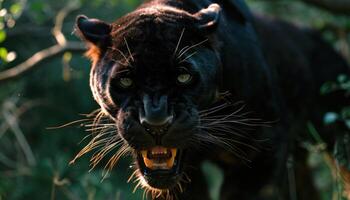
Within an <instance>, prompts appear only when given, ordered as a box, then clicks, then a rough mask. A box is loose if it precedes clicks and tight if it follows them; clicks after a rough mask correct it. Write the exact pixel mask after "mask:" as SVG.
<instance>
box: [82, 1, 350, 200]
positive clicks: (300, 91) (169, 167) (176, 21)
mask: <svg viewBox="0 0 350 200" xmlns="http://www.w3.org/2000/svg"><path fill="white" fill-rule="evenodd" d="M76 32H77V34H78V35H79V36H80V37H81V38H82V39H83V40H84V41H85V42H86V43H87V45H88V47H89V50H88V52H87V54H86V55H87V56H88V57H89V58H90V59H91V60H92V67H91V74H90V86H91V90H92V92H93V96H94V98H95V100H96V101H97V102H98V104H99V105H100V107H101V114H99V115H98V117H97V120H96V121H95V122H96V127H97V128H99V127H100V128H101V127H103V125H104V124H103V123H102V122H101V121H100V120H99V119H100V118H101V116H104V117H105V118H107V119H109V120H111V121H112V125H109V129H108V130H109V131H105V132H100V133H97V136H95V138H94V139H93V140H92V142H91V143H90V144H89V145H90V146H89V145H88V146H87V147H86V148H85V149H83V151H82V152H81V153H80V154H79V155H78V156H80V155H82V154H84V153H85V152H87V151H90V150H91V149H95V148H98V147H102V149H101V150H100V151H98V152H97V153H96V154H95V156H94V158H93V162H94V163H95V164H96V163H98V162H99V161H100V160H101V159H102V157H104V156H105V155H106V154H107V153H109V152H114V148H117V147H120V146H121V149H120V150H119V151H116V152H115V153H113V155H112V158H111V159H110V160H109V162H108V163H107V164H109V166H113V165H114V164H115V162H116V160H117V159H118V158H119V157H120V156H122V155H123V154H125V153H130V154H131V155H132V156H133V158H134V161H135V166H134V167H135V173H134V175H136V179H137V180H139V184H138V186H139V185H141V187H142V188H144V189H145V191H147V195H149V196H150V197H151V198H152V199H201V200H205V199H209V192H208V189H207V186H206V183H205V180H204V176H203V174H202V172H201V170H200V166H201V163H202V162H203V161H207V160H209V161H211V162H212V163H215V164H216V165H217V166H219V167H220V168H221V169H222V170H223V172H224V182H223V185H222V188H221V195H220V199H230V200H232V199H238V200H258V199H293V197H291V195H290V194H291V193H293V192H296V194H294V195H297V198H298V199H308V200H309V199H318V198H319V197H318V195H317V193H316V192H314V191H313V190H314V188H313V187H312V181H311V179H310V176H311V172H310V171H308V169H307V167H306V164H305V160H306V157H307V156H306V150H305V149H304V148H302V147H301V145H300V144H301V143H302V142H301V141H307V140H310V141H311V140H312V138H310V134H309V133H308V129H307V127H308V126H310V124H312V125H314V126H315V127H317V129H318V130H317V131H318V132H319V134H320V135H321V137H322V140H324V141H326V142H327V150H328V151H329V152H332V151H333V149H334V147H335V145H334V144H335V143H336V141H337V138H343V137H345V136H346V135H345V134H346V131H345V130H346V129H344V128H343V127H342V125H341V124H339V126H337V127H331V128H330V127H326V126H325V125H323V123H322V119H323V116H324V114H325V113H326V112H328V111H330V110H332V111H337V110H339V109H340V108H342V107H344V106H346V105H349V99H348V98H347V97H346V96H345V95H344V94H343V92H342V91H339V92H336V93H332V94H329V95H321V94H320V92H319V88H320V87H321V86H322V84H323V83H325V82H326V81H335V80H336V79H337V76H338V75H339V74H345V75H350V72H349V71H350V70H349V66H348V65H347V63H346V61H345V60H344V59H343V58H342V57H341V56H340V55H339V54H337V53H336V52H335V51H334V50H333V49H332V47H331V46H329V45H328V44H327V43H326V42H325V41H323V40H322V38H321V37H320V36H319V35H318V33H316V32H315V31H313V30H309V29H305V28H299V27H296V26H294V25H291V24H288V23H285V22H282V21H278V20H274V19H269V18H265V17H258V16H255V15H253V14H252V13H251V12H250V10H249V9H248V8H247V6H246V4H245V3H244V2H243V0H201V1H198V0H148V1H145V2H144V3H143V4H142V5H141V6H139V7H138V8H137V9H136V10H135V11H133V12H130V13H129V14H127V15H125V16H123V17H121V18H120V19H118V20H116V21H115V22H113V23H111V24H110V23H106V22H103V21H101V20H98V19H90V18H88V17H86V16H83V15H81V16H78V17H77V20H76ZM111 130H112V131H111ZM96 155H97V156H96ZM288 166H289V167H288ZM290 166H293V167H290ZM290 169H292V170H293V172H294V174H295V177H294V179H295V181H296V183H295V184H294V185H292V184H290V183H291V182H290V179H288V175H289V174H290V173H288V172H290ZM343 171H344V173H347V170H345V169H344V170H343ZM290 188H294V189H295V191H291V190H290Z"/></svg>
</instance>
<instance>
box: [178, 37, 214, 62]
mask: <svg viewBox="0 0 350 200" xmlns="http://www.w3.org/2000/svg"><path fill="white" fill-rule="evenodd" d="M208 40H209V39H205V40H203V41H201V42H199V43H197V44H194V45H192V46H189V47H188V48H186V49H182V50H181V51H180V52H179V56H178V57H177V59H181V57H182V56H183V55H184V54H185V53H187V52H188V51H189V50H191V49H193V48H195V47H197V46H200V45H201V44H203V43H205V42H207V41H208Z"/></svg>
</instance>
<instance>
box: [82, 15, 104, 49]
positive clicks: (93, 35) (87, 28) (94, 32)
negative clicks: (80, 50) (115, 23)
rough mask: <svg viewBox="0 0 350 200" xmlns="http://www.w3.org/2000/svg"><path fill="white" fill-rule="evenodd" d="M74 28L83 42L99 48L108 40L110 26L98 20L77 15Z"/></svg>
mask: <svg viewBox="0 0 350 200" xmlns="http://www.w3.org/2000/svg"><path fill="white" fill-rule="evenodd" d="M75 28H76V30H77V34H78V35H79V36H80V37H81V38H82V39H83V40H85V41H87V42H90V43H92V44H93V45H95V46H97V47H100V48H101V47H103V45H105V44H106V43H107V42H108V40H109V39H110V32H111V25H110V24H108V23H106V22H103V21H101V20H98V19H89V18H88V17H86V16H84V15H79V16H78V17H77V18H76V23H75Z"/></svg>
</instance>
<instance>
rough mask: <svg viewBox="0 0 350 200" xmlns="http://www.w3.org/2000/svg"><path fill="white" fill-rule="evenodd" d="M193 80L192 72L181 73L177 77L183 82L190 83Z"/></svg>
mask: <svg viewBox="0 0 350 200" xmlns="http://www.w3.org/2000/svg"><path fill="white" fill-rule="evenodd" d="M191 80H192V76H191V74H180V75H179V76H178V77H177V81H178V82H179V83H181V84H188V83H190V82H191Z"/></svg>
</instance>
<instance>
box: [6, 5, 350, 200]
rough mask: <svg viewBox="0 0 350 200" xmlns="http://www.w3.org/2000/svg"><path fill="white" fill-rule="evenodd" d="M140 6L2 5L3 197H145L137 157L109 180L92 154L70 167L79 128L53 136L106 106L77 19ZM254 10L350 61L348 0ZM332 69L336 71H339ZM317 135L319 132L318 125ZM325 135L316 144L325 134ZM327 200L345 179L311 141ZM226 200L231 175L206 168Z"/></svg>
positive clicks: (337, 195) (346, 85) (214, 189)
mask: <svg viewBox="0 0 350 200" xmlns="http://www.w3.org/2000/svg"><path fill="white" fill-rule="evenodd" d="M140 2H141V1H140V0H61V1H57V0H0V200H8V199H9V200H16V199H50V200H55V199H59V200H62V199H63V200H65V199H67V200H82V199H84V200H85V199H88V200H93V199H97V200H99V199H107V200H108V199H114V200H120V199H128V200H129V199H135V200H137V199H141V198H142V191H141V190H137V191H136V192H135V193H134V194H132V191H133V187H134V184H131V183H129V184H127V179H128V177H129V176H130V175H131V172H132V170H131V169H129V164H130V160H128V159H127V158H126V159H122V160H121V161H120V163H118V164H117V166H116V168H115V169H114V170H113V172H112V173H111V174H109V175H108V176H107V177H106V178H105V179H104V180H103V181H102V178H103V177H102V174H103V164H101V165H99V166H98V167H96V168H95V169H94V170H92V171H91V172H89V169H90V167H89V157H90V156H91V154H90V155H85V156H84V157H82V158H81V159H79V160H78V161H77V162H76V163H75V164H74V165H69V161H70V160H72V159H73V158H74V156H75V155H76V154H77V153H78V152H79V150H80V149H81V148H82V147H83V146H84V144H86V141H83V142H82V143H80V141H81V140H82V138H84V137H85V136H86V135H87V134H88V132H86V131H85V130H84V128H82V127H80V126H79V124H75V125H73V126H70V127H67V128H60V129H48V128H49V127H55V126H59V125H62V124H65V123H68V122H71V121H74V120H78V119H81V118H83V116H82V115H81V114H87V113H90V112H91V111H93V110H95V109H97V108H98V106H97V104H96V103H95V102H94V101H93V98H92V95H91V92H90V89H89V84H88V78H89V61H88V60H87V59H85V58H84V57H83V56H82V53H83V50H84V46H82V45H81V43H80V42H79V40H78V39H77V37H76V36H74V34H72V31H73V25H74V20H75V17H76V16H77V15H78V14H85V15H87V16H89V17H93V18H99V19H103V20H105V21H108V22H112V21H114V20H115V19H116V18H118V17H120V16H121V15H123V14H125V13H127V12H128V11H131V10H132V9H134V8H135V7H136V6H137V5H139V4H140ZM247 2H248V4H249V5H250V7H251V9H252V10H253V11H254V12H256V13H260V14H263V15H268V16H273V17H276V18H281V19H284V20H286V21H290V22H292V23H295V24H297V25H299V26H303V27H309V28H313V29H317V30H319V31H320V32H321V33H322V35H323V37H324V38H325V39H326V40H327V41H328V42H329V43H331V44H332V45H333V46H334V47H335V49H337V51H338V52H339V53H341V54H342V55H343V56H344V57H345V58H346V59H347V60H348V61H350V1H349V0H248V1H247ZM330 67H331V66H330ZM338 89H342V90H347V91H348V94H349V95H350V81H349V77H346V76H343V75H340V76H339V80H338V82H336V83H325V85H324V87H323V88H320V92H321V93H322V92H323V93H327V92H331V91H332V90H338ZM349 115H350V109H349V107H348V108H344V109H343V111H342V112H341V113H333V112H331V113H327V114H326V116H325V117H324V119H325V121H324V123H327V124H331V123H333V122H334V121H336V120H343V121H345V122H346V123H347V124H348V126H349V129H350V117H349ZM309 128H310V133H311V134H314V135H316V136H317V127H313V126H312V125H310V127H309ZM316 138H317V137H316ZM303 145H304V146H305V148H307V149H308V150H309V152H310V156H309V165H310V166H311V167H312V169H313V170H312V172H313V175H314V181H315V184H316V186H317V187H318V189H319V191H320V194H321V195H322V198H323V199H324V200H329V199H334V200H335V199H342V197H341V196H342V194H341V187H342V186H341V184H340V182H339V180H338V178H337V177H338V176H337V172H336V170H335V169H334V168H332V167H331V166H330V165H329V158H328V157H327V156H326V155H325V154H324V153H323V149H324V148H323V147H322V145H323V144H322V141H317V140H315V143H313V144H303ZM202 170H204V171H205V173H206V174H207V181H208V183H209V185H210V186H211V194H212V197H213V200H216V199H218V188H219V186H220V183H221V181H222V174H221V172H220V170H218V169H217V168H216V167H215V166H214V165H212V164H210V163H206V164H205V165H203V169H202Z"/></svg>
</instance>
